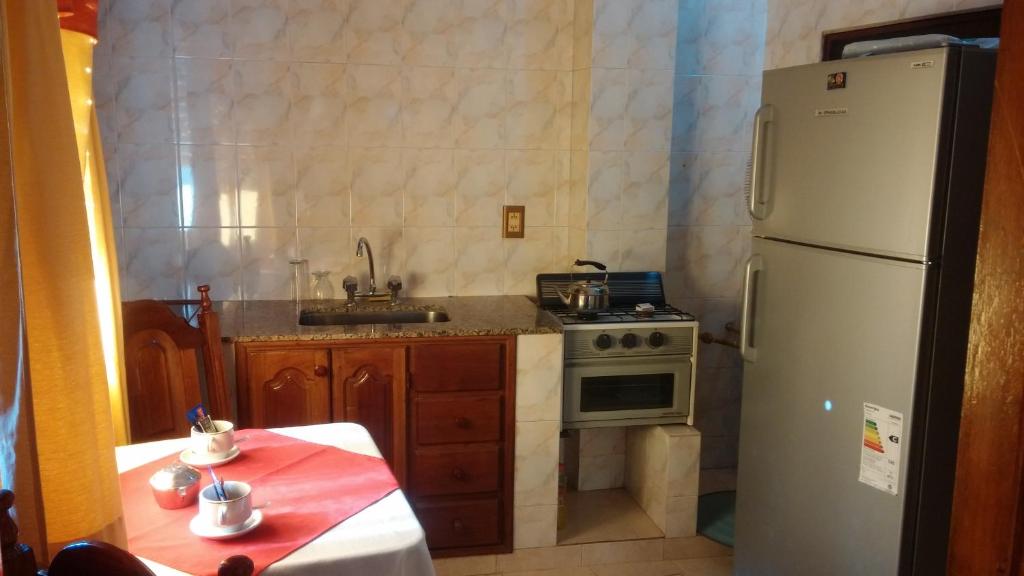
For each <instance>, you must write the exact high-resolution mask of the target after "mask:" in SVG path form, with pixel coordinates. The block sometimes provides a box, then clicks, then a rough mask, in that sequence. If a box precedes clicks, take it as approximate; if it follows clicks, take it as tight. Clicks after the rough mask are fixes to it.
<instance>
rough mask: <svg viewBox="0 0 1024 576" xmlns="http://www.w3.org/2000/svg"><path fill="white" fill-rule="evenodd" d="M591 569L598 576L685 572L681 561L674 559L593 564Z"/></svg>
mask: <svg viewBox="0 0 1024 576" xmlns="http://www.w3.org/2000/svg"><path fill="white" fill-rule="evenodd" d="M590 569H591V570H593V571H594V574H595V575H596V576H678V575H679V574H682V573H683V571H682V568H680V567H679V563H678V562H674V561H672V560H662V561H660V562H635V563H631V564H612V565H609V566H591V567H590Z"/></svg>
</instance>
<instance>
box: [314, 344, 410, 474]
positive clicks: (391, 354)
mask: <svg viewBox="0 0 1024 576" xmlns="http://www.w3.org/2000/svg"><path fill="white" fill-rule="evenodd" d="M332 360H333V364H334V366H333V376H334V384H333V400H332V408H333V410H332V412H333V418H332V419H333V420H334V421H335V422H356V423H358V424H361V425H363V426H364V427H366V429H367V430H369V431H370V436H372V437H373V441H374V443H376V444H377V447H378V448H379V449H380V451H381V454H382V455H383V456H384V459H385V460H386V461H387V462H388V464H389V465H390V466H391V470H392V471H394V473H395V477H396V478H398V480H399V482H404V475H405V347H404V346H368V347H351V348H335V349H334V350H333V351H332Z"/></svg>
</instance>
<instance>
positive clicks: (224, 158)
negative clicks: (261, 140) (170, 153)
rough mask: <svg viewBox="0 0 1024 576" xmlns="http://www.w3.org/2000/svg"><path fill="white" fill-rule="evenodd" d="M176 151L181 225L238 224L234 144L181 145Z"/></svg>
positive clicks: (236, 169)
mask: <svg viewBox="0 0 1024 576" xmlns="http://www.w3.org/2000/svg"><path fill="white" fill-rule="evenodd" d="M178 152H179V155H180V156H179V161H180V170H181V174H180V176H179V178H180V183H181V207H182V208H181V221H182V225H183V226H238V193H237V187H238V165H237V158H236V153H237V151H236V148H235V147H234V146H181V147H180V148H179V150H178ZM246 167H247V168H248V163H247V165H246ZM250 225H252V223H250Z"/></svg>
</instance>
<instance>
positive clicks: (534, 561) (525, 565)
mask: <svg viewBox="0 0 1024 576" xmlns="http://www.w3.org/2000/svg"><path fill="white" fill-rule="evenodd" d="M581 553H582V550H581V547H580V546H556V547H554V548H524V549H522V550H516V551H515V552H513V553H511V554H499V555H498V571H499V572H525V571H528V570H552V569H555V568H559V569H567V568H576V567H578V566H580V565H581V562H580V559H581V557H582V556H581Z"/></svg>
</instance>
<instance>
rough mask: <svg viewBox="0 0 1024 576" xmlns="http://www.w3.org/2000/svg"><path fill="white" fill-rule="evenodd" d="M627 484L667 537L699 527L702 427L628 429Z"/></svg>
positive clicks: (630, 491)
mask: <svg viewBox="0 0 1024 576" xmlns="http://www.w3.org/2000/svg"><path fill="white" fill-rule="evenodd" d="M625 441H626V464H625V469H626V472H625V484H626V488H627V489H628V490H629V493H630V494H632V495H633V498H634V499H635V500H636V501H637V502H638V503H639V504H640V506H641V507H643V509H644V511H645V512H647V515H648V516H650V518H651V520H653V521H654V523H655V524H657V526H658V528H660V529H661V531H662V532H664V533H665V537H666V538H677V537H679V536H693V535H695V534H696V533H697V492H698V474H699V472H700V462H699V458H698V453H699V451H700V443H701V439H700V432H699V431H697V430H696V429H695V428H692V427H690V426H682V425H674V426H632V427H630V428H627V429H626V438H625Z"/></svg>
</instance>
